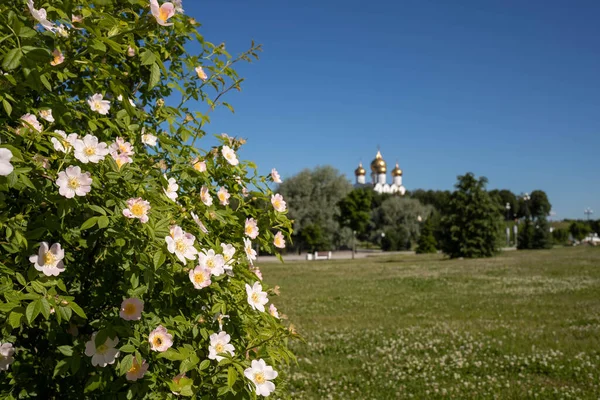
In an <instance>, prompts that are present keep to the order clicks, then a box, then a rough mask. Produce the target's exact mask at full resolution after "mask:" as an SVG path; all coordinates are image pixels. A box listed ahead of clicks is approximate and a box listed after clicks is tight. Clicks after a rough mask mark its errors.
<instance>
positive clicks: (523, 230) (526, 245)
mask: <svg viewBox="0 0 600 400" xmlns="http://www.w3.org/2000/svg"><path fill="white" fill-rule="evenodd" d="M518 228H519V233H518V235H517V249H519V250H530V249H533V234H534V227H533V223H532V221H531V220H530V219H529V218H525V220H524V221H523V223H522V224H520V225H519V226H518Z"/></svg>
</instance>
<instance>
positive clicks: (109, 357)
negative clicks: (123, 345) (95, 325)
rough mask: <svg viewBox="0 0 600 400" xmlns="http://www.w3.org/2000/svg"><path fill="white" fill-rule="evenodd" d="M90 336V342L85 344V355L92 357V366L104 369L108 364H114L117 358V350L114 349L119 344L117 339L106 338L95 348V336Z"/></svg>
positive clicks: (94, 334)
mask: <svg viewBox="0 0 600 400" xmlns="http://www.w3.org/2000/svg"><path fill="white" fill-rule="evenodd" d="M97 333H98V332H94V333H93V334H92V340H90V341H89V342H87V343H86V344H85V355H86V356H88V357H92V365H96V366H99V367H106V366H107V365H109V364H114V362H115V360H116V359H117V357H119V350H117V349H116V348H115V346H116V345H117V344H119V338H118V337H115V338H114V339H111V338H106V341H105V342H104V343H102V344H101V345H99V346H96V341H95V339H96V334H97Z"/></svg>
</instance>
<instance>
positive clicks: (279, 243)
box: [273, 232, 285, 249]
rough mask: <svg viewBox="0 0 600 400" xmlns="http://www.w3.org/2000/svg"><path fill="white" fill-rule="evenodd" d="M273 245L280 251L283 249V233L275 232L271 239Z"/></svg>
mask: <svg viewBox="0 0 600 400" xmlns="http://www.w3.org/2000/svg"><path fill="white" fill-rule="evenodd" d="M273 245H274V246H275V247H278V248H280V249H283V248H285V239H284V238H283V233H281V232H277V233H276V234H275V238H274V239H273Z"/></svg>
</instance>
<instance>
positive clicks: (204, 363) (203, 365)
mask: <svg viewBox="0 0 600 400" xmlns="http://www.w3.org/2000/svg"><path fill="white" fill-rule="evenodd" d="M209 366H210V360H204V361H202V362H201V363H200V366H199V367H198V369H199V370H200V371H202V370H204V369H206V368H208V367H209Z"/></svg>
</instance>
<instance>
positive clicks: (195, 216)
mask: <svg viewBox="0 0 600 400" xmlns="http://www.w3.org/2000/svg"><path fill="white" fill-rule="evenodd" d="M190 215H191V216H192V219H193V220H194V222H195V223H196V225H198V227H199V228H200V230H201V231H202V233H204V234H207V233H208V229H206V226H204V224H203V223H202V221H200V218H199V217H198V216H197V215H196V214H195V213H194V212H190Z"/></svg>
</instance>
